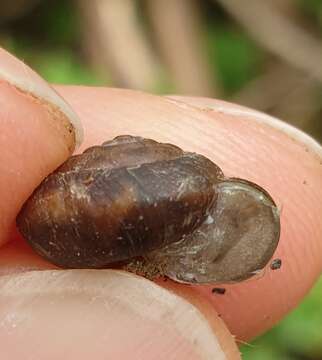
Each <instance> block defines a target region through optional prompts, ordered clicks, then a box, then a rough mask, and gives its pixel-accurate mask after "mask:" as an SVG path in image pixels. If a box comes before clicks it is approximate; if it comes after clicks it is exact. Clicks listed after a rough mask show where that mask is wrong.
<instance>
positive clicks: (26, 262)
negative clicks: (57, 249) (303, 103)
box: [0, 51, 322, 360]
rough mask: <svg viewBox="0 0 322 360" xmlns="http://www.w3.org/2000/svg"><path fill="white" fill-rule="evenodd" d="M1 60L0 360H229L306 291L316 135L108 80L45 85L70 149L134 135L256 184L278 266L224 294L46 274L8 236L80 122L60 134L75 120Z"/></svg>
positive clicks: (314, 224)
mask: <svg viewBox="0 0 322 360" xmlns="http://www.w3.org/2000/svg"><path fill="white" fill-rule="evenodd" d="M0 69H1V71H0V77H1V79H2V80H0V94H1V96H0V147H1V152H0V197H1V202H0V214H1V217H0V244H1V248H0V274H1V275H2V276H0V349H1V359H4V360H7V359H10V360H15V359H21V358H24V359H42V358H45V359H49V360H51V359H59V358H63V357H64V358H69V359H87V358H89V357H91V358H92V359H95V360H96V359H97V360H100V359H106V358H117V359H188V360H190V359H216V358H218V359H222V358H228V359H235V358H238V357H239V354H238V349H237V346H236V344H235V340H240V341H249V340H250V339H252V338H253V337H254V336H256V335H258V334H260V333H263V332H264V331H265V330H267V329H268V328H270V327H271V326H272V325H273V324H275V323H277V322H278V321H279V320H280V319H281V318H282V317H283V316H284V315H285V314H286V313H287V312H289V311H290V310H291V309H292V308H294V307H295V306H296V305H297V304H298V303H299V301H300V300H301V299H302V298H303V297H304V296H305V294H306V293H307V292H308V291H309V289H310V288H311V287H312V285H313V284H314V282H315V280H316V279H317V277H318V276H319V274H320V272H321V268H322V260H321V256H320V255H319V254H321V251H322V243H321V241H320V238H321V233H322V219H321V216H320V214H321V213H322V188H321V183H322V155H321V154H322V150H321V148H320V147H319V145H318V144H317V143H315V142H314V141H313V140H312V139H310V138H309V137H306V136H305V135H304V134H302V133H301V132H299V131H298V130H294V129H293V128H291V127H289V126H286V125H284V124H283V123H280V122H278V121H277V120H276V119H272V118H270V117H268V116H266V115H264V114H261V113H258V112H255V111H253V110H250V109H246V108H242V107H239V106H237V105H233V104H228V103H225V102H221V101H217V100H213V99H204V98H188V97H177V96H169V97H159V96H154V95H149V94H144V93H141V92H135V91H130V90H120V89H108V88H87V87H73V86H71V87H68V86H67V87H63V86H56V91H57V92H58V93H59V94H60V95H61V97H62V98H64V99H65V100H66V101H67V102H68V103H69V104H70V105H71V109H73V111H74V112H75V113H76V114H77V116H78V118H79V119H80V122H81V124H82V126H83V128H84V140H83V142H82V143H81V146H80V147H79V148H78V149H77V150H76V151H77V152H81V151H83V150H84V149H85V148H87V147H88V146H90V145H93V144H100V143H102V142H103V141H106V140H108V139H111V138H113V137H115V136H117V135H121V134H131V135H140V136H143V137H148V138H152V139H155V140H157V141H162V142H169V143H173V144H175V145H178V146H180V147H181V148H183V149H184V150H186V151H195V152H198V153H201V154H203V155H205V156H207V157H209V158H210V159H212V160H213V161H214V162H215V163H216V164H218V165H219V166H220V167H221V168H222V169H223V171H224V172H225V174H226V175H228V176H236V177H242V178H245V179H248V180H250V181H254V182H256V183H258V184H259V185H261V186H262V187H264V188H265V189H267V190H268V191H269V193H270V194H271V195H272V197H273V198H274V199H275V201H276V203H277V205H278V206H279V207H280V209H281V229H282V231H281V239H280V244H279V246H278V249H277V251H276V254H275V255H274V257H275V258H276V257H278V258H281V259H282V268H281V269H280V270H276V271H272V270H269V269H267V270H266V271H265V272H264V274H263V275H262V276H261V277H260V278H256V279H252V280H249V281H246V282H242V283H238V284H232V285H224V286H225V288H226V293H225V294H224V295H218V294H213V293H212V291H211V289H212V287H211V286H184V285H179V284H176V283H174V282H171V281H166V282H165V281H159V282H157V283H153V282H150V281H149V280H146V279H143V278H139V277H137V276H135V275H132V274H127V273H123V272H119V271H113V270H92V271H86V270H76V271H67V270H58V271H56V270H54V269H55V267H54V266H53V265H51V264H49V263H48V262H46V261H45V260H43V259H41V258H40V257H39V256H38V255H36V254H35V253H34V252H33V251H32V250H31V248H30V247H29V246H28V245H27V244H26V243H25V242H24V240H23V239H22V238H21V236H20V235H19V233H18V232H17V230H16V229H15V225H14V224H15V217H16V215H17V213H18V211H19V209H20V207H21V205H22V204H23V203H24V201H25V200H26V199H27V197H28V196H29V195H30V193H31V192H32V191H33V189H34V188H35V187H36V186H37V185H38V184H39V182H40V181H41V180H42V179H43V178H44V177H45V176H46V175H48V174H49V173H50V172H51V171H53V170H54V169H55V168H57V166H58V165H59V164H61V163H62V162H63V161H64V160H66V158H67V157H68V156H70V154H71V152H72V151H73V149H74V145H75V138H77V139H80V138H81V131H80V130H79V131H78V134H77V135H76V136H75V134H74V133H73V131H72V132H70V126H69V120H68V119H70V118H71V117H72V118H73V123H74V124H78V123H77V120H76V119H77V116H74V115H73V114H72V110H70V108H65V105H64V104H63V103H61V102H60V100H59V101H58V100H57V99H56V98H55V96H54V95H52V93H51V91H52V90H51V89H50V88H49V87H48V85H47V84H45V83H44V82H42V80H40V79H39V78H38V77H37V76H36V75H35V74H34V73H33V72H31V71H30V70H29V69H28V68H26V66H25V65H23V64H22V63H20V62H19V61H18V60H16V59H14V58H13V57H12V56H10V55H9V54H8V53H6V52H4V51H0ZM53 103H54V104H56V105H58V107H56V106H53ZM66 109H67V110H66ZM76 126H79V125H76ZM78 129H79V127H78ZM31 270H33V271H31ZM44 270H46V271H44ZM143 305H144V306H143ZM17 344H18V345H17ZM2 354H4V355H2Z"/></svg>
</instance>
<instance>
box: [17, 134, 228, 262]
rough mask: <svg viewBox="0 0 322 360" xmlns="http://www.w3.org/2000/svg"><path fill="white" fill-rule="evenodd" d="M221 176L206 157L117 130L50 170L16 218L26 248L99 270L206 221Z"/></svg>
mask: <svg viewBox="0 0 322 360" xmlns="http://www.w3.org/2000/svg"><path fill="white" fill-rule="evenodd" d="M222 178H223V174H222V172H221V170H220V169H219V167H218V166H216V165H215V164H214V163H212V162H211V161H210V160H208V159H206V158H205V157H204V156H201V155H198V154H194V153H185V152H183V151H182V150H181V149H179V148H178V147H176V146H174V145H170V144H161V143H158V142H156V141H153V140H149V139H143V138H141V137H132V136H120V137H117V138H115V139H114V140H112V141H108V142H105V143H103V144H102V145H101V146H94V147H91V148H89V149H87V150H86V151H85V152H84V153H83V154H81V155H76V156H73V157H71V158H70V159H69V160H67V161H66V162H65V163H64V164H63V165H62V166H61V167H60V168H58V169H57V170H56V171H55V172H54V173H52V174H51V175H49V176H48V177H47V178H46V179H45V180H44V181H43V182H42V183H41V184H40V186H39V187H38V188H37V189H36V190H35V192H34V193H33V194H32V196H31V197H30V198H29V200H28V201H27V202H26V203H25V205H24V206H23V208H22V210H21V212H20V214H19V216H18V218H17V224H18V227H19V229H20V231H21V233H22V234H23V236H24V237H25V238H26V239H27V240H28V242H29V243H30V244H31V246H32V247H33V248H34V249H35V250H36V251H37V252H38V253H40V254H41V255H42V256H44V257H45V258H47V259H48V260H50V261H51V262H53V263H55V264H57V265H59V266H63V267H68V268H73V267H76V268H100V267H106V266H109V265H111V264H113V263H116V262H122V261H125V260H128V259H131V258H133V257H137V256H142V255H144V254H146V253H147V252H149V251H151V250H155V249H158V248H160V247H163V246H165V245H169V244H171V243H174V242H176V241H178V240H180V239H181V238H182V237H184V235H186V234H190V233H191V232H193V231H194V230H195V229H196V228H197V227H198V226H200V224H201V223H203V222H204V221H205V219H206V218H207V216H208V213H209V211H210V210H211V209H212V208H213V206H214V204H215V201H216V196H217V193H216V186H215V184H216V183H217V182H218V181H219V180H220V179H222Z"/></svg>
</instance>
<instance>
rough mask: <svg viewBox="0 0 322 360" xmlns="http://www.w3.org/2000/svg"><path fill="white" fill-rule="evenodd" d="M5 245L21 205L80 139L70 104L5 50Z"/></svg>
mask: <svg viewBox="0 0 322 360" xmlns="http://www.w3.org/2000/svg"><path fill="white" fill-rule="evenodd" d="M0 95H1V96H0V174H1V176H0V198H1V202H0V214H1V216H0V245H1V244H3V243H4V242H5V241H7V240H8V237H9V233H10V231H11V230H12V227H13V224H14V219H15V216H16V214H17V211H18V210H19V209H20V207H21V205H22V203H23V202H24V201H25V200H26V198H27V197H28V196H29V194H30V193H31V191H32V190H33V189H34V188H35V186H36V185H37V184H38V183H39V182H40V181H41V179H42V178H43V177H44V176H45V175H46V174H48V173H49V172H50V171H52V170H53V169H54V168H56V167H57V165H58V164H60V163H61V162H62V161H63V160H64V159H66V157H68V155H69V154H70V153H71V152H72V151H73V150H74V147H75V141H77V142H79V141H80V136H81V133H80V126H79V123H78V121H77V117H76V115H75V114H74V113H73V112H72V111H71V110H70V108H69V106H68V105H67V104H66V103H65V102H64V101H63V100H62V99H61V98H60V97H59V96H58V94H56V92H55V91H54V90H53V89H51V88H50V87H49V85H47V84H46V83H45V82H44V81H43V80H42V79H41V78H39V77H38V76H37V75H36V74H35V73H34V72H33V71H31V70H30V69H29V68H28V67H27V66H26V65H24V64H23V63H22V62H20V61H19V60H17V59H16V58H14V57H13V56H11V55H10V54H8V53H7V52H5V51H4V50H1V49H0Z"/></svg>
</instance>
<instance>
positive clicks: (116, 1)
mask: <svg viewBox="0 0 322 360" xmlns="http://www.w3.org/2000/svg"><path fill="white" fill-rule="evenodd" d="M246 4H247V5H246ZM240 5H241V1H240V0H217V1H215V0H212V1H211V0H209V1H208V0H207V1H206V0H202V1H194V0H164V1H159V0H140V1H139V0H137V1H135V0H107V1H102V0H93V1H87V0H75V1H68V0H52V1H50V0H1V7H0V44H1V46H3V47H4V48H6V49H8V50H9V51H11V52H12V53H14V54H16V55H17V56H18V57H19V58H21V59H23V60H24V61H25V62H26V63H27V64H29V65H30V66H31V67H33V68H34V69H36V70H37V71H38V72H39V73H40V74H41V75H42V76H43V77H44V78H45V79H47V80H48V81H49V82H53V83H63V84H83V85H107V86H115V87H128V88H134V89H140V90H145V91H150V92H154V93H160V94H162V93H174V92H177V93H181V94H189V95H199V96H210V97H218V98H223V99H227V100H229V101H233V102H237V103H240V104H243V105H246V106H250V107H252V108H256V109H259V110H261V111H265V112H267V113H270V114H272V115H275V116H277V117H279V118H281V119H283V120H285V121H287V122H289V123H291V124H293V125H295V126H297V127H299V128H302V129H303V130H305V131H306V132H308V133H310V134H312V136H314V137H315V138H316V139H317V140H320V141H321V139H322V55H321V54H322V43H321V36H322V0H265V1H260V0H247V2H245V3H243V7H241V6H240ZM281 34H282V35H281ZM241 350H242V353H243V358H244V359H248V360H250V359H251V360H254V359H256V360H257V359H258V360H259V359H261V360H266V359H267V360H268V359H284V360H288V359H299V360H300V359H302V360H304V359H312V360H313V359H314V360H317V359H322V280H320V281H319V283H318V284H317V285H316V286H315V288H314V289H313V290H312V292H311V294H310V295H309V296H308V297H307V298H306V300H305V301H304V302H303V303H302V304H301V305H300V306H299V307H298V308H297V309H296V310H295V311H294V312H293V313H291V314H290V315H289V316H288V317H287V318H285V319H284V320H283V321H282V322H281V323H280V324H279V325H278V326H276V327H275V328H274V329H272V330H271V331H270V332H268V333H267V334H265V335H264V336H262V337H260V338H258V339H257V340H255V341H254V342H253V343H252V344H249V345H247V344H245V345H243V346H242V348H241Z"/></svg>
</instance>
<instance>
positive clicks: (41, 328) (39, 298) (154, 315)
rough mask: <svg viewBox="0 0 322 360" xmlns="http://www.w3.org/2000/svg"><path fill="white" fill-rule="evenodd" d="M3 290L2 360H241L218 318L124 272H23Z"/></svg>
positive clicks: (2, 284) (1, 284)
mask: <svg viewBox="0 0 322 360" xmlns="http://www.w3.org/2000/svg"><path fill="white" fill-rule="evenodd" d="M0 289H1V298H0V319H1V322H0V339H1V340H0V342H1V354H2V355H1V356H2V358H3V359H4V360H6V359H10V360H16V359H22V358H24V359H25V358H29V357H30V358H34V359H47V360H54V359H63V358H68V359H79V360H81V359H96V360H100V359H102V360H103V359H120V360H122V359H124V360H125V359H133V360H135V359H137V360H139V359H140V360H144V359H155V360H158V359H160V360H161V359H169V360H171V359H184V360H197V359H205V360H206V359H209V360H214V359H237V358H239V355H238V350H237V348H236V345H235V344H234V341H233V338H232V337H231V336H229V337H228V336H227V332H226V333H223V331H222V330H221V332H220V333H219V334H217V333H216V331H217V329H218V328H219V329H222V328H223V324H222V323H221V321H220V319H219V318H216V317H214V316H212V318H210V319H209V321H210V323H208V321H207V320H206V319H205V315H204V314H203V313H201V312H200V311H198V310H197V308H196V307H195V306H193V305H192V304H191V303H189V302H188V301H186V300H184V299H183V298H182V297H180V296H177V295H175V294H173V293H171V292H170V291H167V290H165V289H162V288H161V287H160V286H157V285H155V284H154V283H153V282H151V281H148V280H146V279H144V278H140V277H137V276H134V275H131V274H127V273H125V272H118V271H113V270H96V271H95V270H94V271H89V270H72V271H71V270H69V271H68V270H65V271H37V272H27V273H20V274H18V275H15V276H13V275H11V276H2V277H0ZM212 314H213V313H212ZM17 344H19V346H16V345H17ZM3 354H4V357H3Z"/></svg>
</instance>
